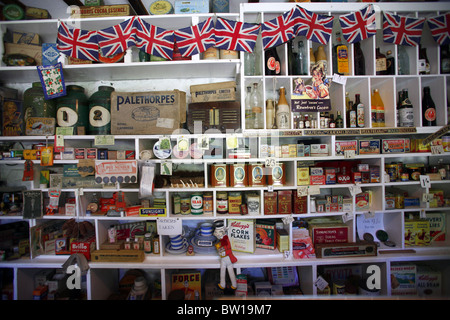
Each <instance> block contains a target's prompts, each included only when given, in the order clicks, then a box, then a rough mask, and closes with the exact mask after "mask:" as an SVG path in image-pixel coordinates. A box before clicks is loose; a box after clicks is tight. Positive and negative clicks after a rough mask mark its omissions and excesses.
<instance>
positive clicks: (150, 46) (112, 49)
mask: <svg viewBox="0 0 450 320" xmlns="http://www.w3.org/2000/svg"><path fill="white" fill-rule="evenodd" d="M333 20H334V16H327V15H321V14H317V13H314V12H311V11H309V10H306V9H305V8H302V7H301V6H298V5H297V6H294V7H293V8H292V9H291V10H289V11H287V12H285V13H283V14H282V15H280V16H278V17H276V18H274V19H271V20H269V21H265V22H262V23H259V24H254V23H246V22H239V21H234V20H229V19H225V18H221V17H217V19H216V21H215V22H214V20H213V18H212V17H210V18H208V19H207V20H205V21H203V22H200V23H198V24H197V25H195V26H191V27H186V28H181V29H178V30H166V29H163V28H160V27H157V26H154V25H151V24H150V23H148V22H146V21H144V20H143V19H141V18H140V17H139V16H133V17H132V18H130V19H128V20H126V21H124V22H122V23H120V24H117V25H114V26H112V27H109V28H105V29H102V30H99V31H89V30H82V29H78V28H72V27H70V26H69V25H68V24H66V23H65V22H63V21H61V24H60V26H59V28H58V36H57V48H58V50H59V51H60V52H61V53H63V54H65V55H67V56H70V57H74V58H79V59H84V60H91V61H99V52H101V54H102V55H103V56H105V57H109V56H114V55H116V54H120V53H123V52H125V51H126V50H127V49H128V48H129V47H131V46H136V47H138V48H139V49H140V50H143V51H145V52H146V53H149V54H151V55H155V56H158V57H160V58H164V59H168V60H172V56H173V49H174V46H175V44H176V46H177V47H178V49H179V50H180V53H181V55H182V56H183V57H189V56H191V55H195V54H199V53H202V52H204V51H206V50H207V49H208V48H209V47H212V46H215V47H218V48H219V49H226V50H237V51H244V52H253V49H254V47H255V44H256V39H257V37H258V35H259V32H260V31H261V39H262V44H263V48H264V50H267V49H269V48H272V47H276V46H279V45H281V44H283V43H285V42H287V41H289V40H291V39H293V38H295V37H297V36H305V37H306V38H307V39H308V40H311V41H313V42H318V43H321V44H324V45H326V44H327V43H328V42H329V40H330V37H331V33H332V29H333ZM425 21H427V23H428V26H429V28H430V31H431V34H432V37H433V39H434V40H435V41H436V42H437V43H438V44H439V45H446V44H449V43H450V35H449V30H450V13H445V14H441V15H437V16H434V17H429V18H414V17H409V16H402V15H397V14H394V13H391V12H383V39H384V41H385V42H388V43H394V44H397V45H407V46H417V45H418V44H419V43H420V39H421V36H422V29H423V25H424V23H425ZM375 22H376V21H375V10H374V7H373V5H372V4H369V5H368V6H366V7H364V8H363V9H361V10H358V11H356V12H352V13H349V14H345V15H341V16H339V23H340V26H341V29H342V34H343V37H344V38H345V40H346V41H347V42H348V43H356V42H359V41H362V40H364V39H367V38H369V37H372V36H374V35H375V34H376V23H375Z"/></svg>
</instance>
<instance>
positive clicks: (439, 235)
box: [425, 212, 446, 242]
mask: <svg viewBox="0 0 450 320" xmlns="http://www.w3.org/2000/svg"><path fill="white" fill-rule="evenodd" d="M445 217H446V214H445V213H437V212H436V213H435V212H427V214H426V217H425V219H426V220H428V221H429V223H430V241H431V242H435V241H438V242H441V241H445V234H446V231H445V229H446V219H445Z"/></svg>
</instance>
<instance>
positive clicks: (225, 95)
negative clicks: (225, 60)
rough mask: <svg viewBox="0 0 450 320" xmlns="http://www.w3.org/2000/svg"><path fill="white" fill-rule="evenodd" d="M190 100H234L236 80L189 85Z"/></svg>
mask: <svg viewBox="0 0 450 320" xmlns="http://www.w3.org/2000/svg"><path fill="white" fill-rule="evenodd" d="M190 91H191V102H211V101H235V100H236V82H235V81H226V82H216V83H208V84H197V85H192V86H191V87H190Z"/></svg>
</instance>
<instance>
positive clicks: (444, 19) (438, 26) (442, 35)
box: [427, 13, 450, 46]
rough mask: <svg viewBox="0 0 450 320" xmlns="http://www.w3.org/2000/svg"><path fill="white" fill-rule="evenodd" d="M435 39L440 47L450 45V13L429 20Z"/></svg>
mask: <svg viewBox="0 0 450 320" xmlns="http://www.w3.org/2000/svg"><path fill="white" fill-rule="evenodd" d="M427 23H428V26H429V27H430V31H431V35H432V36H433V39H434V40H435V41H436V42H437V43H438V44H439V45H440V46H442V45H444V44H449V43H450V13H446V14H441V15H439V16H434V17H431V18H428V19H427Z"/></svg>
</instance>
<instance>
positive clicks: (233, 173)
mask: <svg viewBox="0 0 450 320" xmlns="http://www.w3.org/2000/svg"><path fill="white" fill-rule="evenodd" d="M229 168H230V170H229V171H230V186H231V187H247V186H248V174H247V164H246V163H233V164H230V167H229Z"/></svg>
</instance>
